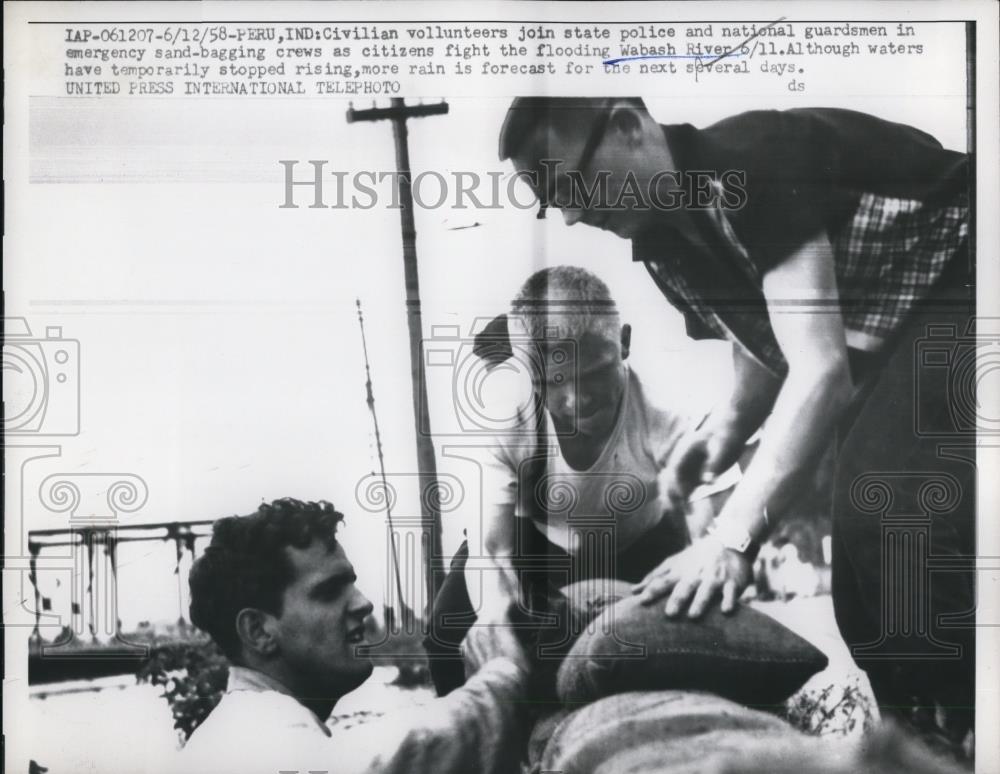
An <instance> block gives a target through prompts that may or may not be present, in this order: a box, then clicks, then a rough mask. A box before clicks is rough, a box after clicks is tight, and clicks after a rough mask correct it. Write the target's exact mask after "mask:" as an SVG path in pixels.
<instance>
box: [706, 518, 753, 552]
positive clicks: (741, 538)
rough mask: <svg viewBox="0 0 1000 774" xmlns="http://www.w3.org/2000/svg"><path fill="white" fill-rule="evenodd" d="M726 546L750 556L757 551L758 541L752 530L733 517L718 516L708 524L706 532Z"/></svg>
mask: <svg viewBox="0 0 1000 774" xmlns="http://www.w3.org/2000/svg"><path fill="white" fill-rule="evenodd" d="M706 534H707V535H708V536H710V537H711V538H713V539H714V540H716V541H718V542H719V543H720V544H721V545H722V546H723V547H724V548H728V549H729V550H730V551H735V552H736V553H738V554H743V555H744V556H749V555H750V554H751V552H753V553H756V547H757V545H756V541H755V540H754V537H753V535H751V534H750V531H749V530H748V529H747V528H746V527H744V526H743V525H742V524H741V523H740V522H738V521H737V520H736V519H733V518H717V519H715V520H714V521H713V522H712V523H711V524H709V525H708V530H707V533H706Z"/></svg>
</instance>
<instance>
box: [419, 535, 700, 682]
mask: <svg viewBox="0 0 1000 774" xmlns="http://www.w3.org/2000/svg"><path fill="white" fill-rule="evenodd" d="M517 526H518V528H519V529H518V532H519V535H518V546H519V548H518V550H517V551H516V552H515V556H514V558H513V564H514V568H515V570H516V572H517V574H518V577H519V581H520V584H521V591H522V600H521V601H522V608H521V610H520V611H516V612H515V613H514V614H513V616H512V619H513V621H514V623H515V625H516V626H517V629H518V633H519V635H521V637H522V640H523V641H524V642H525V644H526V646H528V648H527V649H528V652H529V653H532V652H536V653H543V654H549V655H554V654H555V653H557V652H560V651H563V652H564V651H566V650H568V649H569V646H570V645H572V641H571V640H570V639H568V637H567V633H568V632H569V630H570V629H571V625H570V623H569V613H568V610H567V609H566V600H565V598H564V597H562V595H561V594H560V593H559V588H560V587H562V586H565V585H567V584H568V583H570V582H575V581H582V580H589V579H591V578H593V577H606V576H607V575H611V576H613V577H614V578H616V579H618V580H623V581H628V582H631V583H637V582H638V581H640V580H642V579H643V578H644V577H645V575H646V573H648V572H649V571H650V570H652V569H653V568H654V567H656V566H657V565H658V564H659V563H660V562H662V561H663V560H664V559H666V558H667V557H668V556H670V555H671V554H675V553H677V552H678V551H680V550H681V549H682V548H683V547H684V546H685V545H687V543H688V535H687V530H686V527H683V526H681V525H678V524H677V523H676V522H674V521H672V520H671V519H669V518H667V517H666V516H665V517H664V518H662V519H661V520H660V522H659V524H657V525H656V526H655V527H653V529H651V530H650V531H649V532H648V533H647V534H645V535H643V536H642V537H640V538H639V539H638V540H637V541H635V543H633V544H632V545H631V546H630V547H629V548H627V549H626V550H625V551H623V552H622V553H620V554H618V555H617V557H615V558H614V559H613V560H612V561H586V562H581V561H578V560H576V559H574V558H571V557H570V556H569V555H568V554H567V553H566V552H565V551H564V550H562V549H561V548H559V547H558V546H556V545H554V544H552V543H550V542H549V541H548V540H546V539H545V537H544V536H543V535H542V533H541V532H539V531H538V530H537V529H536V528H535V527H534V525H533V524H532V522H531V520H530V519H518V520H517ZM468 557H469V547H468V544H467V542H463V543H462V545H461V547H460V548H459V549H458V552H457V553H456V554H455V557H454V558H453V559H452V561H451V566H450V568H449V571H448V574H447V576H446V577H445V579H444V582H443V583H441V584H440V585H439V586H438V589H439V590H438V594H437V597H436V598H435V600H434V605H433V608H432V610H431V620H430V632H429V634H428V636H427V637H426V638H425V639H424V647H425V649H426V650H427V655H428V659H429V664H430V673H431V678H432V679H433V680H434V686H435V688H436V689H437V692H438V694H439V695H441V696H444V695H445V694H447V693H450V692H451V691H453V690H454V689H455V688H458V687H459V686H461V685H462V684H463V683H464V682H465V667H464V664H463V662H462V656H461V651H460V648H459V646H460V645H461V643H462V640H463V639H465V635H466V633H467V632H468V631H469V629H471V628H472V625H473V624H474V623H475V622H476V611H475V610H474V609H473V605H472V600H471V599H470V598H469V592H468V589H467V588H466V585H465V565H466V561H467V560H468ZM591 558H592V559H593V557H591ZM543 679H544V678H543ZM543 690H544V689H543Z"/></svg>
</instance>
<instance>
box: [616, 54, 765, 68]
mask: <svg viewBox="0 0 1000 774" xmlns="http://www.w3.org/2000/svg"><path fill="white" fill-rule="evenodd" d="M735 56H746V54H743V53H739V54H737V53H731V54H722V55H717V54H640V55H638V56H620V57H618V58H617V59H605V60H604V61H603V62H601V64H606V65H616V64H619V63H621V62H634V61H636V60H637V59H712V58H713V57H714V59H715V60H718V59H728V58H729V57H735Z"/></svg>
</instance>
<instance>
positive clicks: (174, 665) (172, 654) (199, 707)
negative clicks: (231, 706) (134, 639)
mask: <svg viewBox="0 0 1000 774" xmlns="http://www.w3.org/2000/svg"><path fill="white" fill-rule="evenodd" d="M136 677H137V678H138V679H139V681H140V682H144V683H150V684H151V685H159V686H162V687H163V697H164V698H165V699H166V700H167V702H168V703H169V704H170V710H171V712H172V713H173V716H174V728H176V729H177V730H178V731H180V733H181V734H182V735H183V737H184V739H185V740H187V738H188V737H190V736H191V734H192V732H193V731H194V730H195V729H196V728H197V727H198V726H199V725H200V724H201V722H202V721H203V720H204V719H205V718H206V717H208V713H210V712H211V711H212V710H213V709H214V708H215V705H216V704H218V703H219V700H220V699H221V698H222V694H223V693H224V692H225V690H226V681H227V680H228V679H229V662H228V661H226V657H225V656H223V655H222V651H220V650H219V648H218V646H217V645H216V644H215V643H214V642H212V641H211V640H209V639H207V638H205V639H198V640H191V641H182V642H171V643H165V644H161V645H157V646H156V647H154V648H153V649H152V651H151V652H150V655H149V659H148V660H147V661H145V662H144V663H143V665H142V666H141V667H140V668H139V671H138V672H137V674H136Z"/></svg>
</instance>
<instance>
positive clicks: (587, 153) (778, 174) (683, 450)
mask: <svg viewBox="0 0 1000 774" xmlns="http://www.w3.org/2000/svg"><path fill="white" fill-rule="evenodd" d="M500 157H501V159H508V158H509V159H511V160H512V161H513V163H514V166H515V167H516V168H517V170H518V172H519V173H521V174H522V175H524V176H525V177H526V178H527V180H528V181H529V183H530V184H531V185H532V187H533V188H534V190H535V192H536V194H537V195H538V197H539V199H540V201H541V204H542V207H543V212H544V209H545V208H546V207H556V208H559V209H560V210H562V213H563V217H564V218H565V220H566V222H567V223H568V224H573V223H577V222H582V223H586V224H588V225H592V226H596V227H598V228H602V229H605V230H609V231H612V232H614V233H615V234H617V235H618V236H621V237H623V238H626V239H630V240H631V241H632V246H633V256H634V259H635V260H637V261H642V262H643V263H644V264H645V266H646V268H647V270H648V271H649V273H650V275H651V277H652V278H653V280H654V281H655V282H656V284H657V285H658V286H659V288H660V289H661V291H662V292H663V294H664V295H665V296H666V297H667V299H668V300H669V301H670V302H671V303H672V304H673V305H674V306H675V307H676V308H677V309H678V310H680V311H681V312H682V313H683V314H684V317H685V321H686V324H687V330H688V333H689V335H691V336H692V337H693V338H724V339H727V340H729V341H731V342H733V344H734V346H733V352H734V365H735V374H736V383H735V387H734V391H733V394H732V396H731V397H730V399H729V400H728V402H726V403H724V404H723V405H721V406H719V407H717V409H716V410H714V411H713V412H712V414H711V415H710V416H709V418H708V420H707V421H706V422H705V423H703V424H702V426H701V427H700V428H698V429H697V430H695V431H693V432H691V433H690V434H689V435H688V437H687V438H686V439H684V440H682V441H681V442H680V444H679V445H678V447H677V449H676V451H675V452H674V454H673V457H672V460H671V463H670V466H668V467H669V468H670V470H671V471H672V481H673V483H672V491H673V497H674V499H675V500H676V501H677V502H678V503H682V502H683V501H685V500H686V498H687V496H688V495H689V494H690V493H691V491H692V490H693V489H694V487H695V486H697V485H698V484H700V483H703V482H707V481H710V480H711V479H712V478H713V477H714V476H715V475H716V474H718V473H719V472H720V471H723V470H726V469H727V468H728V467H729V466H730V465H731V464H732V463H733V462H734V460H735V459H736V457H737V456H738V455H739V453H740V452H741V451H742V449H743V448H744V445H745V443H746V441H747V440H748V439H749V438H750V436H751V435H753V434H754V433H755V432H756V431H757V430H758V429H759V428H760V427H761V426H762V425H764V423H765V420H766V426H764V434H763V438H762V442H761V444H760V448H759V450H758V451H757V454H756V456H755V458H754V460H753V462H752V463H751V465H750V466H749V468H748V469H747V471H746V474H745V476H744V478H743V481H742V482H741V483H740V485H739V486H738V487H737V489H736V490H735V492H734V493H733V495H732V497H731V498H730V499H729V501H728V502H727V504H726V506H725V508H724V509H723V511H722V512H721V513H720V514H719V516H718V517H717V519H716V521H715V524H714V525H713V529H712V530H711V532H710V534H709V535H707V536H706V537H704V538H702V539H700V540H697V541H695V543H694V544H693V545H692V546H691V547H689V548H688V549H687V550H685V551H683V552H681V553H680V554H677V555H675V556H672V557H670V558H668V559H667V560H665V561H664V562H663V563H662V564H661V565H660V566H659V567H658V568H657V569H656V570H654V571H653V572H651V573H650V574H649V575H648V576H647V578H646V579H645V580H644V581H643V582H642V583H641V584H639V587H638V593H640V594H642V595H643V597H644V599H645V600H646V601H648V602H650V603H651V602H653V601H655V600H663V599H665V600H666V602H665V606H666V608H665V612H666V614H667V615H670V616H674V615H679V614H681V613H683V612H685V611H686V613H687V614H688V615H691V616H698V615H700V614H701V613H702V612H703V611H704V609H705V608H706V606H707V605H708V604H710V603H711V602H712V601H713V599H714V598H716V597H717V596H718V595H719V593H720V590H722V589H724V588H726V589H729V590H730V594H729V595H727V596H728V597H730V598H731V589H732V586H733V585H734V584H735V585H737V586H738V587H739V589H740V590H742V587H743V586H744V585H745V583H746V578H747V566H748V564H749V561H750V559H749V555H750V554H752V552H753V549H754V546H755V544H756V543H757V542H758V541H760V540H761V539H762V538H764V537H765V536H766V533H767V531H768V529H769V528H770V527H771V526H773V523H774V521H775V520H776V519H777V518H780V514H781V512H782V509H783V508H784V507H785V506H786V504H787V503H788V502H789V500H790V498H791V496H792V495H793V494H794V491H795V489H796V485H797V484H798V482H800V481H801V478H802V476H803V475H804V474H807V473H808V472H810V471H811V469H812V468H813V467H814V466H815V463H816V460H817V459H818V458H819V457H820V456H821V455H822V453H823V452H824V451H825V450H826V449H827V448H828V446H829V445H830V443H831V441H832V440H833V439H834V438H835V439H836V443H837V449H838V467H837V475H836V483H835V492H834V514H833V524H834V528H833V546H834V556H833V576H834V577H833V596H834V607H835V611H836V615H837V621H838V625H839V627H840V630H841V633H842V635H843V637H844V640H845V641H846V642H847V644H848V645H849V646H850V647H851V651H852V655H853V656H854V658H855V660H856V661H857V663H858V664H859V665H860V666H861V667H862V668H864V669H865V670H866V672H867V673H868V675H869V677H870V679H871V682H872V686H873V688H874V690H875V693H876V696H877V698H878V699H879V702H880V704H881V705H882V707H883V710H884V711H885V712H886V713H890V712H895V713H896V714H898V715H900V716H902V717H903V719H905V720H907V721H911V722H915V723H917V724H918V725H923V726H924V727H925V729H926V728H928V727H930V726H933V725H935V723H934V718H938V719H940V718H941V717H942V716H945V715H946V716H947V722H946V723H943V724H940V723H939V725H943V726H945V728H944V731H945V732H946V734H947V736H948V739H947V741H948V742H950V743H955V744H956V745H957V744H958V743H961V742H962V741H963V740H964V741H965V743H966V747H968V743H969V741H970V739H971V736H969V733H971V729H972V721H973V701H974V700H973V689H974V663H975V656H974V645H975V636H974V618H973V611H974V607H975V604H974V597H973V578H972V570H971V569H970V568H969V567H968V565H967V564H963V562H965V561H966V560H967V559H968V558H969V557H972V556H973V555H974V554H975V545H974V535H975V468H974V464H973V463H974V453H971V452H961V451H956V450H959V449H961V448H963V443H964V444H965V446H964V448H968V447H969V445H971V446H974V444H975V421H974V420H973V421H972V422H971V423H970V422H962V421H959V420H958V419H956V418H955V414H954V411H953V410H952V409H953V405H950V404H949V392H948V388H947V385H945V383H944V382H945V381H947V380H940V379H936V380H931V379H928V378H926V377H927V376H928V374H929V373H930V372H929V371H928V370H927V367H928V365H930V366H935V364H936V366H937V368H936V370H935V371H934V373H938V372H940V371H941V370H942V369H941V367H940V366H941V364H942V363H947V362H955V361H957V360H959V359H960V358H958V357H957V354H958V352H959V348H960V347H961V346H962V343H963V341H964V339H963V336H964V335H965V334H966V333H967V331H968V330H971V329H969V327H968V326H969V324H970V322H971V320H972V315H973V314H974V311H975V302H974V276H975V272H974V268H973V266H972V264H971V262H970V257H969V251H968V237H969V199H970V196H969V192H970V181H969V170H968V157H967V156H966V155H965V154H962V153H957V152H954V151H949V150H945V149H944V148H942V146H941V145H940V143H939V142H937V140H935V139H934V138H933V137H931V136H929V135H927V134H925V133H923V132H921V131H919V130H917V129H914V128H912V127H909V126H904V125H901V124H895V123H891V122H889V121H885V120H883V119H880V118H876V117H874V116H871V115H866V114H863V113H857V112H853V111H848V110H838V109H821V108H814V109H797V110H787V111H752V112H748V113H744V114H741V115H737V116H733V117H731V118H728V119H725V120H723V121H720V122H718V123H716V124H714V125H712V126H709V127H707V128H704V129H696V128H695V127H693V126H691V125H689V124H677V125H668V126H661V125H659V124H658V123H656V121H655V120H654V119H653V118H652V117H651V116H650V114H649V113H648V112H647V110H646V108H645V105H644V104H643V102H642V100H639V99H634V98H632V99H617V98H600V99H594V98H549V97H539V98H534V97H522V98H518V99H516V100H515V101H514V103H513V105H512V106H511V109H510V111H509V112H508V115H507V119H506V121H505V123H504V126H503V129H502V130H501V136H500ZM929 331H930V332H931V333H932V334H934V333H937V334H940V333H941V332H945V333H947V334H948V335H946V336H944V337H943V338H940V337H939V338H937V339H935V341H937V342H942V343H940V344H935V347H936V348H937V350H942V347H943V348H944V354H943V355H941V354H940V352H939V359H938V360H937V361H934V360H933V359H932V360H931V361H927V360H920V361H917V360H915V353H916V352H918V351H922V350H921V347H922V345H923V342H924V340H925V339H926V338H927V335H928V332H929ZM949 347H950V348H951V349H950V350H948V348H949ZM949 351H950V353H951V355H953V356H954V357H951V360H950V361H949V360H948V356H949ZM942 358H943V359H942ZM945 370H947V368H945ZM973 370H974V369H973ZM951 381H952V382H953V383H954V382H955V380H954V379H952V380H951ZM971 389H974V387H973V388H971ZM942 434H944V435H942ZM945 435H947V440H948V442H949V445H950V447H951V449H952V453H951V454H950V455H948V454H945V453H943V452H940V453H939V446H940V441H941V440H942V438H944V437H945ZM930 492H935V493H936V495H934V496H932V495H930V494H929V493H930ZM935 497H936V498H937V499H935ZM932 501H933V502H932ZM913 514H919V516H913ZM898 516H906V518H907V519H909V521H908V522H907V524H909V525H910V530H911V532H910V533H909V534H908V535H905V536H904V535H902V534H901V533H899V529H900V527H899V526H898V525H899V523H900V522H899V521H898V520H895V521H894V519H893V517H898ZM893 530H896V533H893ZM923 541H926V542H923ZM914 547H919V550H917V549H914ZM904 550H908V551H910V554H908V555H907V556H903V555H902V553H901V552H903V551H904ZM914 550H916V553H914ZM928 556H930V557H933V559H934V561H935V562H939V561H941V560H944V561H949V560H950V563H951V565H953V566H954V568H955V569H958V570H960V571H957V572H947V573H945V572H938V573H932V574H928V571H927V559H928ZM908 562H909V564H907V563H908ZM900 567H908V568H909V569H908V570H907V571H908V572H909V573H910V575H909V576H907V575H905V574H904V572H903V571H902V570H900V569H899V568H900ZM963 568H964V570H965V571H961V570H962V569H963ZM944 710H947V711H946V712H945V711H944Z"/></svg>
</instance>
